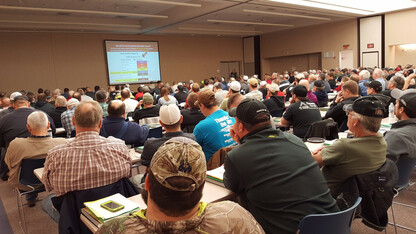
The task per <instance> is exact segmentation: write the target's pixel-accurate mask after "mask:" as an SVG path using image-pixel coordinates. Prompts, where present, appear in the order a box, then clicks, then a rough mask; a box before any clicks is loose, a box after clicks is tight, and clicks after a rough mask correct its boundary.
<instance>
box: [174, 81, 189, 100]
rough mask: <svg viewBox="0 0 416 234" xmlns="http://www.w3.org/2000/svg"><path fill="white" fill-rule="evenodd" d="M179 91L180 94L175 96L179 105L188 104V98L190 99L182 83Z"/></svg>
mask: <svg viewBox="0 0 416 234" xmlns="http://www.w3.org/2000/svg"><path fill="white" fill-rule="evenodd" d="M177 89H178V92H177V93H175V95H173V96H174V97H175V98H176V100H178V103H184V102H186V98H187V97H188V94H187V93H185V91H184V90H185V87H183V85H182V84H181V83H180V84H178V87H177Z"/></svg>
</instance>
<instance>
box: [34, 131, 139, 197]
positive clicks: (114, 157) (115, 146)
mask: <svg viewBox="0 0 416 234" xmlns="http://www.w3.org/2000/svg"><path fill="white" fill-rule="evenodd" d="M130 171H131V158H130V156H129V151H128V149H127V146H126V145H125V144H124V142H123V141H122V140H119V139H116V138H114V137H108V138H104V137H102V136H99V134H98V133H97V132H95V131H88V132H81V133H78V134H77V136H76V137H75V139H73V140H72V141H70V142H68V143H67V144H64V145H60V146H57V147H55V148H53V149H51V150H50V151H49V152H48V156H47V158H46V161H45V167H44V171H43V175H42V182H43V184H44V185H45V187H46V189H47V191H51V190H54V191H55V192H56V196H61V195H63V194H65V193H67V192H71V191H75V190H84V189H90V188H96V187H101V186H104V185H108V184H112V183H114V182H117V181H118V180H120V179H122V178H125V177H130Z"/></svg>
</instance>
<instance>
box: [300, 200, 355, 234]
mask: <svg viewBox="0 0 416 234" xmlns="http://www.w3.org/2000/svg"><path fill="white" fill-rule="evenodd" d="M360 202H361V197H358V199H357V201H356V202H355V204H354V205H353V206H351V207H350V208H348V209H346V210H343V211H339V212H336V213H330V214H312V215H308V216H305V217H304V218H303V219H302V220H301V221H300V223H299V226H298V229H299V234H308V233H311V234H312V233H319V234H333V233H337V234H347V233H350V227H351V223H352V220H353V219H354V215H355V210H356V209H357V206H358V205H359V204H360Z"/></svg>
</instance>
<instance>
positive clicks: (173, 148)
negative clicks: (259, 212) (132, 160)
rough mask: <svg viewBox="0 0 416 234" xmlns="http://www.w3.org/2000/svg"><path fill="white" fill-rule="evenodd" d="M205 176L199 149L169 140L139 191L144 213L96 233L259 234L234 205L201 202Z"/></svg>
mask: <svg viewBox="0 0 416 234" xmlns="http://www.w3.org/2000/svg"><path fill="white" fill-rule="evenodd" d="M183 165H185V169H183V168H184V167H183ZM205 177H206V165H205V159H204V153H203V152H202V150H201V147H200V146H199V145H198V144H197V143H196V142H194V141H192V140H191V139H189V138H184V137H175V138H172V139H170V140H169V141H167V142H166V143H164V144H163V145H162V146H161V147H160V148H159V149H158V151H157V152H156V153H155V156H154V158H153V159H152V162H151V164H150V167H149V173H148V175H147V177H146V181H145V188H144V191H142V192H141V194H142V198H143V200H144V201H145V203H146V204H147V209H142V210H139V211H136V212H135V213H132V214H130V215H125V216H122V217H119V218H116V219H112V220H111V221H109V222H105V223H104V225H103V226H102V227H101V228H100V229H99V230H98V232H97V233H122V232H123V233H129V232H132V233H139V232H140V233H264V231H263V229H262V228H261V226H260V225H259V224H258V223H257V222H256V220H255V219H254V218H253V216H252V215H251V214H250V213H248V212H247V211H246V210H245V209H244V208H242V207H241V206H240V205H238V204H237V203H234V202H232V201H222V202H215V203H209V204H207V203H205V202H201V201H200V200H201V198H202V191H203V188H204V184H205Z"/></svg>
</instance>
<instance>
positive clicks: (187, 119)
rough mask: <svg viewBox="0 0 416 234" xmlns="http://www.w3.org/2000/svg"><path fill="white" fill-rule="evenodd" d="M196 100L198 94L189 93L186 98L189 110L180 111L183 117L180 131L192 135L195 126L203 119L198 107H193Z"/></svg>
mask: <svg viewBox="0 0 416 234" xmlns="http://www.w3.org/2000/svg"><path fill="white" fill-rule="evenodd" d="M197 98H198V94H196V93H191V94H189V96H188V102H189V109H183V110H181V115H182V116H183V121H182V123H181V129H182V131H185V130H186V131H185V132H188V133H192V132H193V131H194V128H195V125H197V124H198V123H199V122H200V121H201V120H203V119H205V116H204V115H203V114H202V112H201V110H199V107H198V106H197V105H195V102H196V100H197Z"/></svg>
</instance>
